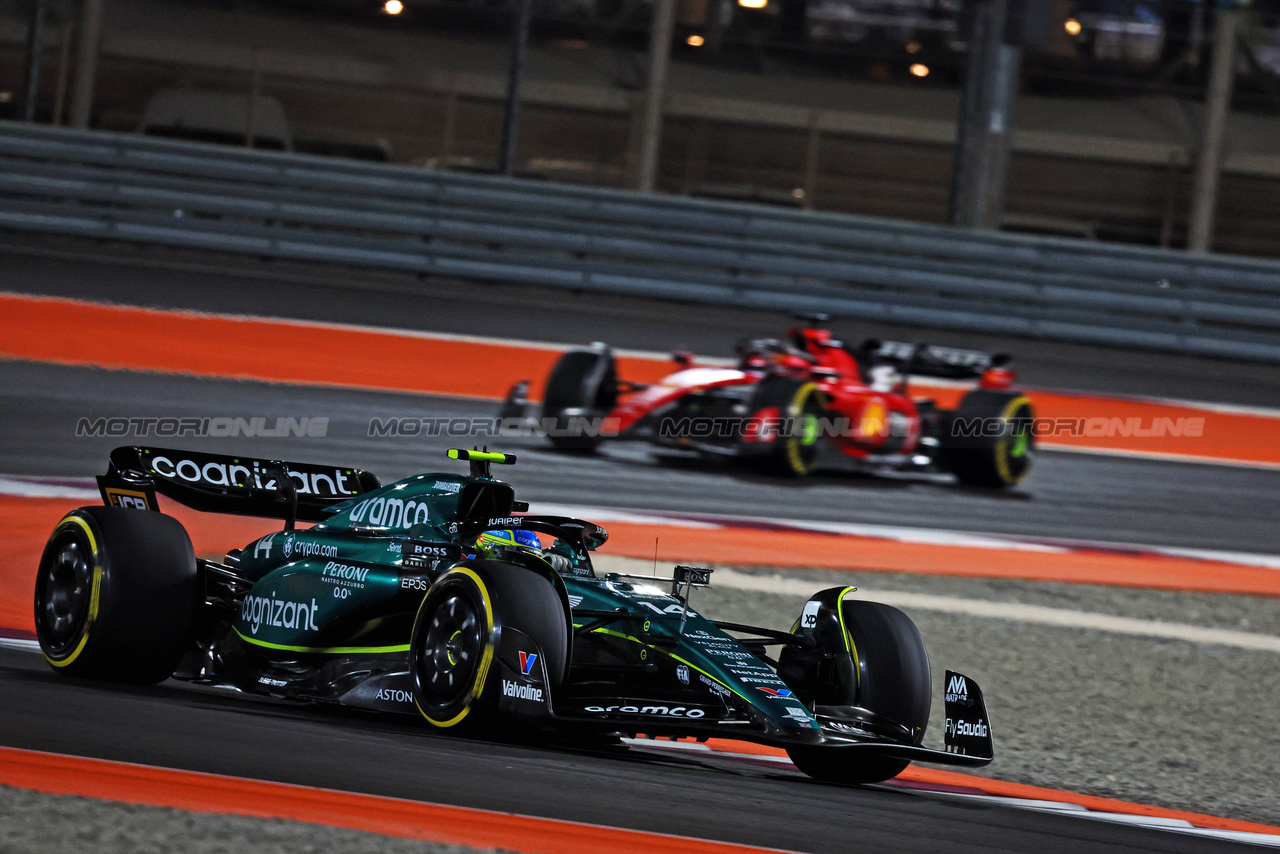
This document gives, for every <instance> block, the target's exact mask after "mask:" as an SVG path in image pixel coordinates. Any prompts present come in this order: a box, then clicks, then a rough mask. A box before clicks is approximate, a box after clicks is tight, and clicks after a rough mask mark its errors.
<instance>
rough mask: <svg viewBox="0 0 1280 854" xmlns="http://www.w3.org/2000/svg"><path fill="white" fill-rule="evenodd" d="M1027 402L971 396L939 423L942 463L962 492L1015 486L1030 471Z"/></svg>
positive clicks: (999, 394)
mask: <svg viewBox="0 0 1280 854" xmlns="http://www.w3.org/2000/svg"><path fill="white" fill-rule="evenodd" d="M1034 414H1035V413H1034V412H1033V411H1032V408H1031V401H1030V400H1028V399H1027V398H1026V397H1025V396H1024V395H1021V394H1018V393H1017V392H1009V391H991V390H987V389H978V390H977V391H971V392H969V393H968V394H966V395H965V396H964V398H963V399H962V400H961V401H960V405H959V406H958V407H956V409H955V411H954V412H952V413H951V415H950V417H949V418H948V419H947V420H946V421H945V423H944V432H943V435H942V436H941V448H940V450H941V455H940V456H941V462H942V465H943V467H944V468H946V469H947V470H949V471H951V472H952V473H953V474H955V476H956V479H957V480H959V481H960V482H961V483H962V484H964V485H966V486H980V487H987V488H991V489H1002V488H1005V487H1010V486H1016V485H1017V484H1019V483H1021V482H1022V481H1023V479H1024V478H1026V476H1027V474H1028V472H1030V471H1031V464H1032V462H1033V460H1034V457H1035V445H1036V437H1035V430H1034V424H1033V420H1032V419H1033V417H1034Z"/></svg>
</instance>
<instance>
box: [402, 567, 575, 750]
mask: <svg viewBox="0 0 1280 854" xmlns="http://www.w3.org/2000/svg"><path fill="white" fill-rule="evenodd" d="M567 605H568V603H567V602H566V601H564V600H562V598H561V594H560V592H558V591H557V589H556V587H555V585H554V584H553V582H552V581H551V580H549V579H548V578H547V577H545V576H543V575H540V574H538V573H536V572H533V571H531V570H529V569H527V568H525V567H522V566H515V565H512V564H507V563H502V562H500V561H488V560H480V561H470V562H467V563H465V564H460V565H458V566H455V567H454V568H453V569H450V570H449V571H448V572H446V573H445V574H444V575H442V576H440V578H439V579H437V580H436V583H435V584H434V585H433V586H432V588H431V591H430V592H429V593H428V594H427V596H426V598H425V599H423V601H422V605H421V607H420V608H419V609H418V616H417V619H416V620H415V621H414V625H413V634H412V636H411V640H410V655H411V662H410V668H411V671H412V675H413V682H414V700H415V702H416V703H417V706H418V711H420V712H421V713H422V716H423V717H424V718H426V719H427V722H428V723H430V724H431V725H432V726H435V727H438V728H441V729H452V728H454V727H459V726H462V728H463V729H467V728H470V727H473V726H476V725H478V724H482V723H484V722H486V721H488V720H490V719H491V718H492V717H493V716H494V715H495V714H496V713H497V711H498V696H499V694H500V693H501V685H500V684H499V683H500V682H501V676H500V672H499V671H500V668H499V666H498V664H497V660H498V651H499V649H500V648H501V642H502V633H503V631H504V630H505V631H507V632H508V633H512V632H515V633H517V636H524V637H527V638H528V639H529V641H530V642H531V643H532V644H534V645H536V647H537V650H538V652H539V653H540V655H541V656H542V659H543V665H544V667H545V672H546V675H547V680H548V683H549V684H548V685H547V687H548V688H555V687H558V686H559V685H560V683H561V682H562V681H563V680H564V675H565V671H566V670H567V668H568V661H569V644H570V636H569V618H568V614H567ZM529 651H533V650H532V649H530V650H529Z"/></svg>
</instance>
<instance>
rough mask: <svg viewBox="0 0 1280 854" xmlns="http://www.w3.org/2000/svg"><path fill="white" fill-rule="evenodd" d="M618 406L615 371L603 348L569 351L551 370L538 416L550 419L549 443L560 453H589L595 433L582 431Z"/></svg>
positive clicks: (597, 436) (597, 437) (596, 440)
mask: <svg viewBox="0 0 1280 854" xmlns="http://www.w3.org/2000/svg"><path fill="white" fill-rule="evenodd" d="M617 404H618V370H617V366H616V364H615V363H614V359H613V353H612V352H610V351H609V350H607V349H593V350H571V351H569V352H568V353H565V354H564V355H563V356H561V357H560V359H559V360H558V361H557V362H556V364H555V367H553V368H552V369H551V374H550V375H549V376H548V377H547V388H546V392H545V393H544V395H543V400H542V417H543V418H544V419H548V418H549V419H553V420H554V422H555V426H554V430H552V431H550V432H549V433H548V436H547V438H548V439H550V440H551V444H552V445H554V446H555V447H556V448H559V449H560V450H562V451H589V450H592V449H594V448H595V447H596V445H598V444H600V439H601V436H600V434H599V432H598V431H597V430H582V429H581V427H582V426H583V425H584V424H588V423H589V422H590V421H592V420H593V419H599V418H604V417H605V416H606V415H608V414H609V413H610V412H611V411H612V410H613V408H614V407H615V406H617Z"/></svg>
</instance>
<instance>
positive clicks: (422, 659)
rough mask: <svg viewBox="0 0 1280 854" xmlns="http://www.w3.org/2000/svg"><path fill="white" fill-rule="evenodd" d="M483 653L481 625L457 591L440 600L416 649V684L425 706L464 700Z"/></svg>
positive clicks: (466, 599)
mask: <svg viewBox="0 0 1280 854" xmlns="http://www.w3.org/2000/svg"><path fill="white" fill-rule="evenodd" d="M483 651H484V623H483V620H482V619H481V615H480V613H479V609H477V607H476V605H475V603H474V602H473V601H472V600H471V599H470V597H467V596H465V595H462V594H461V593H460V592H457V593H449V594H447V595H445V596H444V597H442V598H441V600H440V602H439V604H438V605H437V606H436V607H435V609H434V610H433V611H432V613H431V617H430V620H429V622H428V623H427V630H426V636H425V637H424V638H423V642H422V646H421V647H420V648H419V650H418V653H417V656H418V661H417V665H418V674H419V678H418V685H419V689H420V691H421V693H422V700H423V702H424V703H425V705H427V706H430V707H433V708H436V709H443V708H448V707H450V706H453V705H455V704H457V703H459V702H461V701H463V700H465V699H466V696H467V694H468V693H470V692H471V690H472V687H473V683H474V682H475V675H476V669H477V668H478V667H479V665H480V657H481V654H482V653H483Z"/></svg>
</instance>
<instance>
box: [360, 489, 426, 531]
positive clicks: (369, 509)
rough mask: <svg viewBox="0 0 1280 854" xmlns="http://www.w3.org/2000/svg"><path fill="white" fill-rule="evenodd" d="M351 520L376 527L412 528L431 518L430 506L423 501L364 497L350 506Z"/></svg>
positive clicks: (387, 497)
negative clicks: (353, 505)
mask: <svg viewBox="0 0 1280 854" xmlns="http://www.w3.org/2000/svg"><path fill="white" fill-rule="evenodd" d="M350 519H351V521H352V522H358V523H360V524H369V525H372V526H374V527H376V528H412V527H413V526H414V525H421V524H423V523H425V522H428V521H430V519H431V508H430V506H429V505H428V504H427V502H425V501H415V500H414V499H409V500H408V501H405V500H404V499H403V498H392V497H389V496H385V495H384V496H380V497H378V498H366V499H365V500H364V501H361V502H359V503H357V504H356V506H355V507H352V508H351V514H350Z"/></svg>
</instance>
